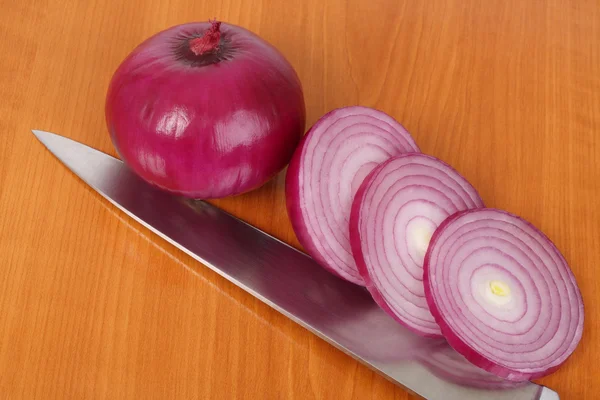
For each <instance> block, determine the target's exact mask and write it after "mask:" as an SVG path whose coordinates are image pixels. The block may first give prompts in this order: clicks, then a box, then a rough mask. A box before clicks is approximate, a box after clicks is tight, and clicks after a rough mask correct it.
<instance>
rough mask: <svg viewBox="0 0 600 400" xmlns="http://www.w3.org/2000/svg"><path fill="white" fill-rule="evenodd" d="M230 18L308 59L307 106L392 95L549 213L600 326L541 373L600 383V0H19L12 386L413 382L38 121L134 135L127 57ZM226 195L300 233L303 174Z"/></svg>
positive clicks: (0, 111) (312, 115) (245, 394)
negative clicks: (147, 205) (198, 238)
mask: <svg viewBox="0 0 600 400" xmlns="http://www.w3.org/2000/svg"><path fill="white" fill-rule="evenodd" d="M213 17H217V18H219V19H220V20H223V21H227V22H231V23H235V24H239V25H242V26H244V27H246V28H248V29H250V30H252V31H254V32H256V33H258V34H259V35H261V36H263V37H264V38H265V39H266V40H268V41H270V42H271V43H273V44H274V45H275V46H276V47H277V48H279V49H280V50H281V52H282V53H283V54H284V55H285V56H286V57H287V58H288V59H289V60H290V62H291V63H292V64H293V65H294V67H295V68H296V70H297V71H298V74H299V76H300V78H301V80H302V83H303V85H304V89H305V96H306V105H307V112H308V121H307V127H308V126H310V125H311V124H312V123H313V122H314V121H315V120H316V119H317V118H319V117H320V116H321V115H323V114H324V113H326V112H327V111H329V110H331V109H332V108H335V107H339V106H345V105H349V104H361V105H366V106H371V107H376V108H379V109H381V110H383V111H386V112H388V113H390V114H391V115H393V116H394V117H395V118H397V119H398V120H399V121H401V122H402V123H403V124H404V125H405V126H406V127H407V128H408V129H409V130H410V132H411V133H412V134H413V135H414V137H415V138H416V140H417V142H418V144H419V146H420V147H421V149H422V150H423V151H424V152H425V153H428V154H432V155H434V156H436V157H439V158H441V159H443V160H445V161H446V162H449V163H450V164H452V165H453V166H455V167H456V168H457V169H458V170H459V171H460V172H461V173H462V174H464V175H465V176H466V177H467V178H468V179H469V180H470V181H471V182H472V183H473V184H474V185H475V187H476V188H477V189H478V190H479V192H480V193H481V194H482V196H483V198H484V201H485V202H486V204H487V205H489V206H493V207H500V208H504V209H507V210H509V211H511V212H514V213H517V214H519V215H521V216H523V217H525V218H526V219H529V220H530V221H532V222H533V223H534V224H535V225H537V226H539V227H540V228H541V229H543V230H544V232H546V233H547V235H548V236H549V237H550V238H551V239H553V240H554V241H555V242H556V244H557V245H558V247H559V248H560V249H561V251H562V252H563V253H564V255H565V256H566V258H567V260H568V261H569V262H570V264H571V267H572V269H573V271H574V273H575V275H576V277H577V280H578V282H579V284H580V287H581V291H582V293H583V296H584V301H585V304H586V325H585V333H584V336H583V340H582V342H581V345H580V347H579V348H578V349H577V351H576V352H575V353H574V355H573V356H572V358H571V359H569V361H568V362H567V363H566V365H565V366H564V367H563V368H562V369H561V370H559V371H558V372H556V373H555V374H553V375H552V376H549V377H547V378H545V379H541V380H540V382H541V383H543V384H546V385H548V386H550V387H552V388H554V389H555V390H557V391H558V392H559V393H560V395H561V396H562V398H563V399H592V398H596V397H597V396H598V393H599V392H600V379H598V376H599V375H598V368H597V360H598V357H599V356H600V335H599V334H598V332H600V323H599V320H600V306H599V304H600V302H599V301H600V278H599V277H598V265H599V262H600V233H599V226H600V200H599V199H600V139H599V135H600V3H598V1H595V0H590V1H587V0H578V1H575V0H573V1H558V0H557V1H541V0H535V1H533V0H531V1H521V0H503V1H495V0H494V1H492V0H490V1H480V0H430V1H412V0H406V1H404V0H352V1H350V0H327V1H323V0H307V1H290V0H244V1H242V0H223V1H215V0H211V1H208V0H177V1H176V0H170V1H169V0H166V1H158V0H151V1H141V0H129V1H122V0H85V1H84V0H81V1H66V0H32V1H29V0H24V1H15V0H0V264H1V265H0V398H2V399H11V400H12V399H55V398H56V399H361V400H363V399H396V400H398V399H407V398H409V395H408V394H406V393H405V392H404V391H403V390H402V389H400V388H397V387H395V386H394V385H392V384H391V383H389V382H387V381H386V380H384V379H383V378H382V377H380V376H378V375H376V374H374V373H373V372H371V371H369V370H368V369H367V368H365V367H363V366H361V365H359V364H358V363H357V362H355V361H353V360H352V359H351V358H349V357H348V356H346V355H344V354H342V353H341V352H340V351H337V350H335V349H333V348H332V347H331V346H329V345H328V344H326V343H325V342H323V341H322V340H320V339H318V338H316V337H315V336H313V335H312V334H310V333H308V332H307V331H306V330H304V329H303V328H300V327H299V326H298V325H296V324H294V323H293V322H291V321H289V320H288V319H286V318H284V317H283V316H281V315H279V314H278V313H276V312H275V311H273V310H271V309H270V308H268V307H267V306H266V305H263V304H262V303H260V302H259V301H258V300H255V299H254V298H252V297H251V296H250V295H248V294H246V293H244V292H242V290H240V289H238V288H236V287H235V286H233V285H232V284H230V283H228V282H226V281H225V280H223V279H222V278H220V277H219V276H217V275H216V274H215V273H212V272H210V271H209V270H208V269H206V268H204V267H202V266H201V265H199V264H198V263H196V262H194V261H193V260H192V259H191V258H190V257H188V256H186V255H185V254H183V253H181V252H180V251H177V250H175V249H174V248H173V247H172V246H170V245H168V244H167V243H165V242H163V241H161V240H160V239H158V238H157V237H156V236H155V235H153V234H151V233H150V232H149V231H148V230H146V229H144V228H143V227H141V226H140V225H139V224H137V223H135V222H133V221H132V220H130V219H129V218H128V217H127V216H125V215H124V214H123V213H121V212H118V211H116V210H115V208H114V207H112V206H111V205H110V204H109V203H108V202H107V201H105V200H103V199H102V198H101V197H100V196H99V195H97V194H96V193H94V192H93V191H92V190H91V189H90V188H88V187H86V186H85V185H84V184H83V183H82V182H81V181H79V180H78V179H77V178H75V177H74V175H73V174H71V173H70V172H69V171H68V170H67V169H66V168H65V167H64V166H63V165H61V164H60V163H59V162H58V161H57V160H56V159H54V158H53V157H52V156H51V155H50V154H49V153H48V152H47V151H46V150H45V149H44V148H43V146H41V145H40V144H39V143H38V142H37V141H36V139H35V138H34V136H33V135H32V134H31V133H30V129H32V128H37V129H44V130H48V131H53V132H56V133H59V134H62V135H64V136H68V137H71V138H73V139H75V140H78V141H81V142H84V143H87V144H89V145H91V146H93V147H96V148H98V149H99V150H102V151H104V152H107V153H110V154H114V149H113V147H112V144H111V142H110V139H109V136H108V134H107V130H106V126H105V123H104V97H105V92H106V88H107V85H108V82H109V80H110V78H111V75H112V73H113V71H114V70H115V68H116V67H117V66H118V64H119V63H120V61H121V60H122V59H123V58H124V57H125V56H126V55H127V54H128V53H129V52H130V51H131V50H132V49H133V48H134V46H136V45H137V44H138V43H140V42H141V41H142V40H144V39H145V38H146V37H148V36H150V35H152V34H153V33H155V32H157V31H159V30H162V29H164V28H167V27H169V26H172V25H175V24H178V23H183V22H189V21H194V20H206V19H208V18H213ZM214 203H216V204H217V205H218V206H220V207H222V208H224V209H225V210H227V211H229V212H232V213H234V214H235V215H237V216H239V217H241V218H242V219H244V220H245V221H248V222H250V223H251V224H254V225H256V226H258V227H259V228H261V229H264V230H265V231H267V232H269V233H271V234H273V235H275V236H276V237H278V238H281V239H282V240H284V241H286V242H289V243H291V244H293V245H296V246H297V245H298V242H297V240H296V238H295V235H294V233H293V232H292V230H291V227H290V223H289V221H288V219H287V215H286V212H285V202H284V196H283V174H280V175H279V176H277V177H276V178H275V179H273V180H272V181H271V182H269V183H268V184H267V185H265V186H264V187H262V188H261V189H259V190H256V191H254V192H252V193H249V194H247V195H244V196H240V197H237V198H231V199H225V200H221V201H216V202H214Z"/></svg>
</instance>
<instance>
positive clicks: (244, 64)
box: [105, 22, 306, 199]
mask: <svg viewBox="0 0 600 400" xmlns="http://www.w3.org/2000/svg"><path fill="white" fill-rule="evenodd" d="M210 27H211V23H209V22H198V23H188V24H183V25H178V26H174V27H171V28H169V29H166V30H164V31H162V32H159V33H157V34H155V35H154V36H152V37H150V38H148V39H147V40H145V41H144V42H143V43H141V44H140V45H139V46H138V47H137V48H135V49H134V50H133V52H132V53H131V54H130V55H129V56H127V58H126V59H125V60H124V61H123V62H122V63H121V65H120V66H119V67H118V69H117V70H116V72H115V74H114V76H113V78H112V80H111V82H110V85H109V88H108V93H107V98H106V109H105V112H106V123H107V126H108V129H109V132H110V137H111V140H112V142H113V144H114V146H115V148H116V151H117V152H118V153H119V155H120V156H121V158H122V159H123V161H124V162H125V163H126V164H127V165H128V166H129V167H130V168H131V169H132V170H133V171H134V172H135V173H136V174H137V175H139V176H140V177H141V178H142V179H144V180H145V181H147V182H149V183H151V184H153V185H155V186H157V187H160V188H162V189H164V190H167V191H169V192H172V193H175V194H179V195H183V196H186V197H190V198H196V199H210V198H221V197H226V196H233V195H237V194H241V193H244V192H247V191H250V190H253V189H255V188H257V187H259V186H261V185H263V184H264V183H266V182H267V181H268V180H270V179H271V178H272V177H273V176H274V175H276V174H277V173H278V172H279V171H281V170H282V169H283V168H284V167H285V166H286V165H287V164H288V162H289V160H290V159H291V157H292V155H293V153H294V149H295V148H296V146H297V145H298V142H299V141H300V139H301V137H302V134H303V132H304V129H305V122H306V109H305V103H304V96H303V91H302V85H301V83H300V80H299V79H298V76H297V74H296V72H295V71H294V69H293V67H292V66H291V65H290V64H289V63H288V61H287V60H286V59H285V58H284V57H283V55H281V53H279V52H278V50H277V49H275V48H274V47H273V46H272V45H270V44H269V43H267V42H265V41H264V40H263V39H261V38H260V37H259V36H257V35H255V34H253V33H251V32H249V31H247V30H246V29H244V28H241V27H238V26H235V25H230V24H226V23H222V24H221V26H220V32H221V38H220V42H219V48H218V49H217V50H216V51H213V52H211V53H210V54H208V53H207V54H200V55H195V54H194V53H193V52H192V51H191V50H190V48H189V41H190V39H193V38H196V37H200V36H202V35H203V33H204V32H205V31H206V30H207V29H208V28H210Z"/></svg>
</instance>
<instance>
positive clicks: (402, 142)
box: [285, 106, 419, 286]
mask: <svg viewBox="0 0 600 400" xmlns="http://www.w3.org/2000/svg"><path fill="white" fill-rule="evenodd" d="M349 118H351V119H353V118H365V120H366V121H362V122H361V123H357V124H356V125H361V129H363V128H362V126H365V128H364V132H365V133H366V134H367V135H372V136H370V138H369V139H367V140H365V141H364V142H363V143H362V144H363V147H362V148H361V150H360V151H358V152H357V153H358V154H360V156H361V157H362V156H364V157H367V158H368V159H369V161H370V162H369V163H368V164H369V165H366V164H364V165H363V167H364V170H368V171H369V172H370V170H372V169H373V168H375V167H376V165H377V164H379V163H380V162H382V161H385V160H386V159H388V158H389V157H391V156H394V155H397V154H402V153H404V152H418V151H419V148H418V146H417V145H416V143H415V141H414V139H413V138H412V136H411V135H410V134H409V132H408V131H407V130H406V129H405V128H404V127H403V126H402V125H401V124H400V123H398V122H397V121H396V120H394V119H393V118H392V117H391V116H389V115H387V114H385V113H383V112H381V111H379V110H375V109H372V108H368V107H363V106H348V107H342V108H338V109H334V110H331V111H330V112H328V113H326V114H325V115H323V116H322V117H321V118H320V119H319V120H318V121H317V122H316V123H315V124H314V125H313V126H312V127H311V128H310V129H309V131H308V132H307V134H306V135H305V136H304V138H303V139H302V140H301V141H300V144H299V145H298V147H297V149H296V151H295V153H294V156H293V157H292V160H291V162H290V165H289V168H288V171H287V173H286V184H285V194H286V207H287V211H288V216H289V218H290V221H291V223H292V228H293V230H294V232H295V234H296V237H297V238H298V241H299V242H300V244H301V245H302V246H303V248H304V249H305V250H306V252H307V253H308V254H309V255H310V256H311V257H312V258H314V259H315V260H316V261H317V262H318V263H319V264H320V265H321V266H322V267H323V268H325V269H326V270H327V271H329V272H331V273H332V274H333V275H335V276H338V277H340V278H342V279H344V280H347V281H349V282H352V283H354V284H357V285H360V286H364V282H363V280H362V278H361V277H360V274H359V273H358V270H357V267H356V265H355V263H354V259H353V258H352V250H351V246H350V239H349V227H348V220H349V218H350V211H351V203H352V197H353V196H352V195H350V196H348V198H346V199H345V200H346V201H347V202H348V206H347V209H346V208H344V207H341V208H340V209H339V210H338V209H336V210H329V214H332V213H334V212H339V214H341V215H340V218H342V219H343V220H344V221H342V222H341V224H340V225H339V226H336V227H334V229H331V228H332V227H330V226H326V228H327V229H329V230H330V232H329V233H323V232H322V231H321V229H322V228H323V227H318V229H319V230H320V231H319V232H318V233H315V232H312V233H311V229H315V227H314V226H312V227H311V224H310V217H309V216H308V214H310V213H313V212H314V208H315V207H313V206H312V205H311V204H314V203H315V202H322V199H314V198H312V199H311V198H307V197H305V196H304V195H303V191H304V189H305V179H304V178H305V177H304V175H305V174H306V171H305V170H304V169H303V168H304V166H305V164H306V160H305V156H306V153H307V151H308V148H309V147H310V146H312V145H314V146H316V144H314V143H312V141H313V140H321V138H322V137H323V136H315V135H316V134H317V135H325V134H324V133H323V129H325V130H328V129H332V128H331V126H333V125H335V124H338V123H342V124H344V123H346V122H347V119H349ZM332 121H334V122H332ZM367 125H373V126H371V128H370V130H369V129H368V128H366V126H367ZM324 126H326V127H324ZM382 126H383V127H385V129H383V128H382ZM346 129H347V130H351V129H354V125H352V126H350V127H348V128H346ZM332 130H333V131H334V132H335V131H336V129H332ZM361 132H362V131H361ZM374 132H375V133H376V134H375V133H374ZM345 133H346V131H344V133H337V134H332V135H334V136H333V137H335V139H337V140H342V139H340V137H341V135H344V134H345ZM376 135H379V136H378V137H377V138H375V136H376ZM349 136H351V135H347V134H346V135H345V136H344V137H343V139H344V140H347V138H349ZM331 138H332V136H329V137H328V139H327V140H331V141H334V140H335V139H331ZM382 138H383V140H384V141H385V142H387V143H388V146H386V148H385V149H384V151H383V152H380V153H379V154H378V155H373V154H372V153H371V152H370V151H369V150H368V149H367V148H368V147H369V146H373V147H377V146H376V145H375V144H374V142H375V141H376V140H381V139H382ZM361 140H362V139H361ZM343 146H344V144H341V145H340V147H343ZM336 150H339V149H330V148H327V149H322V150H321V151H324V152H328V153H330V154H331V153H333V154H335V153H336ZM314 152H316V150H315V151H314ZM366 153H369V155H365V154H366ZM381 153H386V155H382V154H381ZM348 158H351V155H350V156H349V157H348ZM345 161H347V160H345ZM311 164H312V162H311ZM332 164H333V161H332ZM371 164H373V165H371ZM338 167H339V166H338ZM331 171H333V172H332V173H336V171H335V168H331ZM365 175H366V174H365ZM320 177H321V176H320ZM321 178H322V177H321ZM354 178H356V176H354ZM306 179H311V177H309V178H306ZM359 180H360V181H362V177H360V179H359ZM311 182H312V181H311ZM325 182H326V183H327V185H328V184H331V185H333V184H339V185H347V186H351V184H350V183H349V182H344V181H342V180H336V179H334V180H333V181H331V182H330V181H329V180H327V179H325ZM359 183H360V182H359ZM319 184H321V185H322V183H321V182H319ZM356 189H358V185H357V187H356ZM326 190H327V189H326ZM338 205H339V204H338ZM303 210H304V211H303ZM313 217H314V215H313ZM342 230H343V231H342ZM335 234H339V235H340V236H341V238H336V239H335V240H339V241H340V243H339V244H340V246H341V247H343V248H344V250H343V251H341V253H342V254H339V252H338V253H336V252H335V251H334V250H333V248H332V247H331V246H332V243H331V241H332V239H331V238H332V237H333V236H334V235H335ZM327 252H329V253H331V254H325V253H327ZM332 254H333V256H335V257H339V258H340V259H341V260H342V261H341V263H343V264H345V265H344V267H345V269H344V270H342V269H341V268H340V266H339V265H335V264H334V263H333V262H332V260H331V257H329V256H331V255H332ZM328 257H329V258H328Z"/></svg>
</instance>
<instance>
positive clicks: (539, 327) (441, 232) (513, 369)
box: [424, 209, 584, 381]
mask: <svg viewBox="0 0 600 400" xmlns="http://www.w3.org/2000/svg"><path fill="white" fill-rule="evenodd" d="M424 284H425V294H426V296H427V303H428V304H429V307H430V309H431V312H432V313H433V315H434V317H435V320H436V321H437V322H438V324H439V325H440V327H441V329H442V333H443V334H444V337H445V338H446V340H447V341H448V343H449V344H450V345H451V346H452V347H453V348H454V349H455V350H456V351H458V352H459V353H461V354H462V355H463V356H464V357H465V358H467V359H468V360H469V361H470V362H472V363H473V364H474V365H476V366H478V367H480V368H483V369H485V370H487V371H489V372H491V373H493V374H495V375H497V376H500V377H503V378H506V379H509V380H513V381H521V380H530V379H535V378H539V377H542V376H545V375H548V374H550V373H552V372H553V371H555V370H556V369H557V368H558V367H559V366H560V365H561V364H562V363H564V362H565V360H566V359H567V358H568V357H569V356H570V355H571V353H572V352H573V351H574V350H575V348H576V347H577V344H578V343H579V341H580V339H581V335H582V331H583V317H584V315H583V301H582V298H581V294H580V292H579V288H578V287H577V283H576V281H575V277H574V276H573V273H572V272H571V270H570V269H569V267H568V265H567V263H566V261H565V259H564V257H563V256H562V255H561V253H560V252H559V251H558V249H557V248H556V246H555V245H554V244H553V243H552V242H551V241H550V239H548V237H547V236H546V235H544V234H543V233H542V232H541V231H539V230H538V229H537V228H536V227H534V226H533V225H531V224H530V223H529V222H527V221H525V220H523V219H522V218H519V217H517V216H515V215H513V214H510V213H508V212H506V211H502V210H496V209H479V210H471V211H466V212H462V213H457V214H455V215H453V216H452V217H450V218H448V219H447V220H446V221H445V222H444V223H443V224H442V225H441V226H440V227H439V228H438V229H437V230H436V232H435V234H434V236H433V238H432V241H431V244H430V246H429V249H428V251H427V254H426V257H425V264H424Z"/></svg>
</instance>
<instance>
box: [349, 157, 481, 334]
mask: <svg viewBox="0 0 600 400" xmlns="http://www.w3.org/2000/svg"><path fill="white" fill-rule="evenodd" d="M477 207H483V202H482V201H481V198H480V197H479V195H478V194H477V192H476V190H475V189H474V188H473V186H471V184H470V183H469V182H467V180H466V179H465V178H464V177H462V176H461V175H460V174H459V173H458V172H457V171H455V170H454V169H453V168H452V167H450V166H449V165H448V164H446V163H444V162H442V161H441V160H438V159H436V158H434V157H431V156H428V155H425V154H421V153H412V154H404V155H401V156H397V157H394V158H392V159H390V160H388V161H386V162H385V163H383V164H381V165H380V166H379V167H377V168H376V169H375V170H374V171H373V173H372V174H371V175H369V177H368V178H367V179H365V181H364V182H363V185H362V186H361V188H360V190H359V193H358V194H357V195H356V199H355V201H354V204H353V210H352V218H351V223H350V230H351V239H352V246H353V250H354V255H355V259H356V262H357V265H358V267H359V271H360V273H361V276H362V277H363V279H364V280H365V282H366V286H367V288H368V289H369V291H370V292H371V294H372V295H373V298H374V299H375V300H376V301H377V302H378V304H379V305H380V306H381V307H382V308H383V309H384V310H386V311H387V312H388V313H389V314H390V315H392V316H393V317H394V318H396V319H397V320H398V321H399V322H400V323H402V324H404V325H405V326H407V327H408V328H410V329H411V330H413V331H415V332H417V333H419V334H421V335H424V336H441V331H440V328H439V326H438V324H437V323H436V322H435V320H434V318H433V316H432V315H431V312H430V311H429V307H428V305H427V302H426V300H425V293H424V288H423V258H424V256H425V252H426V251H427V247H428V245H429V239H430V238H431V236H432V235H433V233H434V231H435V229H436V228H437V227H438V226H439V224H441V223H442V222H443V221H444V220H445V219H446V218H447V217H448V216H449V215H452V214H454V213H455V212H458V211H461V210H468V209H472V208H477Z"/></svg>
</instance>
